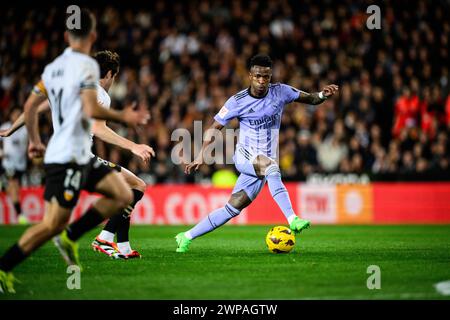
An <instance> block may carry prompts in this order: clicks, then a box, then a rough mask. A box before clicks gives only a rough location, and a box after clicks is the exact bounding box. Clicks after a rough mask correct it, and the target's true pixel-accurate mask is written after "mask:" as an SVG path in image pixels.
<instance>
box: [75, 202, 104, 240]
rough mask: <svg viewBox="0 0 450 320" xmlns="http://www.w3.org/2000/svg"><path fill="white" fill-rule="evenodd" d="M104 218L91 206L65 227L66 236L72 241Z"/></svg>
mask: <svg viewBox="0 0 450 320" xmlns="http://www.w3.org/2000/svg"><path fill="white" fill-rule="evenodd" d="M103 220H105V218H104V217H103V216H102V215H101V214H100V212H98V211H97V210H96V209H95V208H94V207H91V208H90V209H89V210H88V211H86V213H85V214H84V216H82V217H81V218H80V219H78V220H77V221H75V222H73V223H72V224H71V225H69V226H68V227H67V236H68V238H69V239H70V240H72V241H77V240H78V239H80V237H81V236H82V235H83V234H84V233H86V232H88V231H89V230H92V229H94V228H95V227H96V226H98V225H99V224H100V223H101V222H102V221H103Z"/></svg>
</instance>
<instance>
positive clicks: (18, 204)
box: [14, 202, 22, 216]
mask: <svg viewBox="0 0 450 320" xmlns="http://www.w3.org/2000/svg"><path fill="white" fill-rule="evenodd" d="M14 209H16V214H17V215H18V216H19V215H20V214H21V213H22V209H21V208H20V202H14Z"/></svg>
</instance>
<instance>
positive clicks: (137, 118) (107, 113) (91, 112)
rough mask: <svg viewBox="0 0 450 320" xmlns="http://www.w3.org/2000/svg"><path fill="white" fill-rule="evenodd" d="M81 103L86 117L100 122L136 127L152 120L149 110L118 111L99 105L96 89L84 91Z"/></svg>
mask: <svg viewBox="0 0 450 320" xmlns="http://www.w3.org/2000/svg"><path fill="white" fill-rule="evenodd" d="M81 101H82V103H83V110H84V112H85V113H86V115H87V116H88V117H91V118H94V119H98V120H110V121H114V122H122V123H125V124H127V125H129V126H131V127H136V126H138V125H141V124H146V123H147V121H148V119H149V118H150V113H149V112H148V110H142V109H141V110H133V107H128V108H125V109H124V110H122V111H116V110H111V109H106V108H103V107H102V106H101V105H99V104H98V101H97V90H95V89H84V90H82V91H81Z"/></svg>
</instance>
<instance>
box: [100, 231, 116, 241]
mask: <svg viewBox="0 0 450 320" xmlns="http://www.w3.org/2000/svg"><path fill="white" fill-rule="evenodd" d="M98 237H99V239H100V240H103V241H108V242H114V233H111V232H109V231H106V230H102V232H100V234H99V235H98Z"/></svg>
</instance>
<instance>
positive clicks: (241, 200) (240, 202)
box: [228, 190, 252, 213]
mask: <svg viewBox="0 0 450 320" xmlns="http://www.w3.org/2000/svg"><path fill="white" fill-rule="evenodd" d="M250 203H252V200H251V199H250V198H249V196H247V194H246V193H245V191H244V190H241V191H239V192H236V193H234V194H232V195H231V198H230V200H229V201H228V204H229V205H230V206H232V207H233V208H235V209H236V210H239V213H240V212H241V211H242V210H243V209H245V208H246V207H247V206H248V205H249V204H250Z"/></svg>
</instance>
